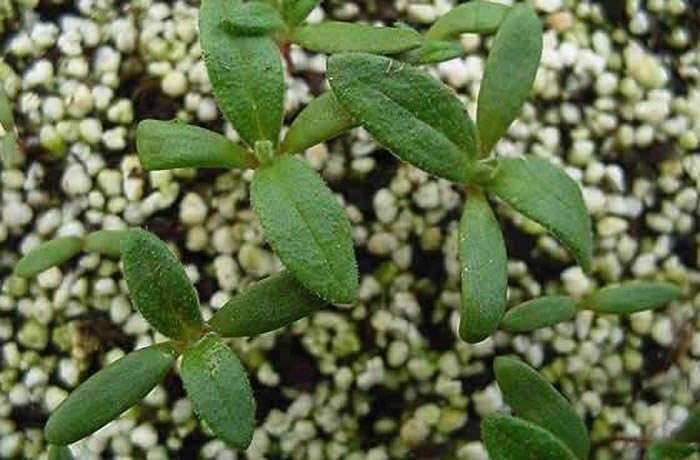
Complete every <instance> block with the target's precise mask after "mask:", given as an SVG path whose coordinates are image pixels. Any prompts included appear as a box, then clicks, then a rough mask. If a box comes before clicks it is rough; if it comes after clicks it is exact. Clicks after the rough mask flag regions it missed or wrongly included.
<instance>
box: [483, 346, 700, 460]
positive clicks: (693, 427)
mask: <svg viewBox="0 0 700 460" xmlns="http://www.w3.org/2000/svg"><path fill="white" fill-rule="evenodd" d="M494 372H495V374H496V381H497V382H498V386H499V388H500V389H501V393H502V394H503V399H504V400H505V402H506V403H507V404H508V405H509V406H510V408H511V409H512V411H513V414H514V416H508V415H504V414H492V415H488V416H486V417H484V419H483V420H482V421H481V436H482V439H483V441H484V444H485V445H486V449H487V450H488V452H489V456H490V458H492V459H494V460H521V459H532V460H540V459H551V460H567V459H568V460H574V459H579V460H586V459H588V458H589V453H590V444H591V443H590V440H589V436H588V432H587V429H586V425H585V423H584V421H583V420H582V419H581V417H579V415H578V414H577V413H576V411H575V410H574V408H573V407H572V406H571V405H570V404H569V402H568V401H567V400H566V399H565V398H564V396H562V395H561V394H560V393H559V392H558V391H557V390H556V389H555V388H554V387H553V386H552V385H551V384H550V383H549V382H547V380H545V378H544V377H542V375H540V374H539V373H538V372H537V371H535V370H534V369H533V368H532V367H530V366H528V365H527V364H525V363H524V362H523V361H521V360H520V359H518V358H515V357H511V356H500V357H498V358H496V360H495V362H494ZM699 442H700V412H698V411H695V412H692V413H691V415H690V416H689V417H688V419H687V420H686V421H685V423H684V424H683V425H682V426H681V427H680V428H679V429H678V430H677V431H676V432H675V433H674V434H673V435H672V436H671V438H670V439H666V440H662V441H657V442H654V443H652V445H651V446H650V447H649V449H647V452H646V457H645V458H646V459H647V460H681V459H686V458H690V456H691V455H693V454H697V453H698V452H700V443H699Z"/></svg>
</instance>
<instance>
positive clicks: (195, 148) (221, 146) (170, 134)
mask: <svg viewBox="0 0 700 460" xmlns="http://www.w3.org/2000/svg"><path fill="white" fill-rule="evenodd" d="M136 149H137V150H138V153H139V160H140V161H141V165H142V166H143V169H145V170H146V171H155V170H160V169H175V168H249V167H251V166H253V164H254V163H252V162H251V159H252V157H251V155H249V154H248V152H247V151H246V149H244V148H243V147H241V146H240V145H238V144H236V143H234V142H231V141H230V140H228V139H226V138H225V137H224V136H222V135H221V134H217V133H215V132H213V131H209V130H208V129H204V128H200V127H199V126H193V125H187V124H184V123H181V122H179V121H159V120H144V121H142V122H141V123H139V125H138V127H137V128H136Z"/></svg>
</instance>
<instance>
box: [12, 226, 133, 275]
mask: <svg viewBox="0 0 700 460" xmlns="http://www.w3.org/2000/svg"><path fill="white" fill-rule="evenodd" d="M127 232H128V230H99V231H96V232H93V233H90V234H89V235H88V236H87V237H85V238H84V239H83V238H79V237H76V236H65V237H59V238H55V239H53V240H50V241H46V242H44V243H42V244H40V245H39V247H37V248H35V249H33V250H31V251H30V252H28V253H27V254H25V255H24V257H22V258H21V259H20V260H19V261H18V262H17V264H16V265H15V267H14V274H15V275H17V276H21V277H23V278H31V277H33V276H36V275H38V274H39V273H41V272H43V271H44V270H46V269H48V268H51V267H54V266H56V265H61V264H62V263H64V262H67V261H68V260H69V259H71V258H73V257H74V256H76V255H77V254H78V253H80V252H81V251H85V252H94V253H98V254H102V255H105V256H109V257H119V245H120V242H121V240H122V239H123V238H124V236H125V235H126V234H127Z"/></svg>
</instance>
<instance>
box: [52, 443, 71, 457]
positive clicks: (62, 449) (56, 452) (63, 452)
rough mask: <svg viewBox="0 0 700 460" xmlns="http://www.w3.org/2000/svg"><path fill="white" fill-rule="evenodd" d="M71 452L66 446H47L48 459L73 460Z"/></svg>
mask: <svg viewBox="0 0 700 460" xmlns="http://www.w3.org/2000/svg"><path fill="white" fill-rule="evenodd" d="M73 458H74V457H73V454H72V453H71V451H70V449H69V448H68V446H55V445H53V444H52V445H50V446H49V460H73Z"/></svg>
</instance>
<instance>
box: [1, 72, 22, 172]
mask: <svg viewBox="0 0 700 460" xmlns="http://www.w3.org/2000/svg"><path fill="white" fill-rule="evenodd" d="M2 86H3V85H2V84H0V160H2V165H3V167H5V168H6V169H9V168H13V167H15V166H17V165H18V164H20V163H21V157H20V150H19V146H18V145H17V132H16V131H15V117H14V114H13V113H12V102H11V101H10V98H8V97H7V94H5V90H4V89H3V87H2Z"/></svg>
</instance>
